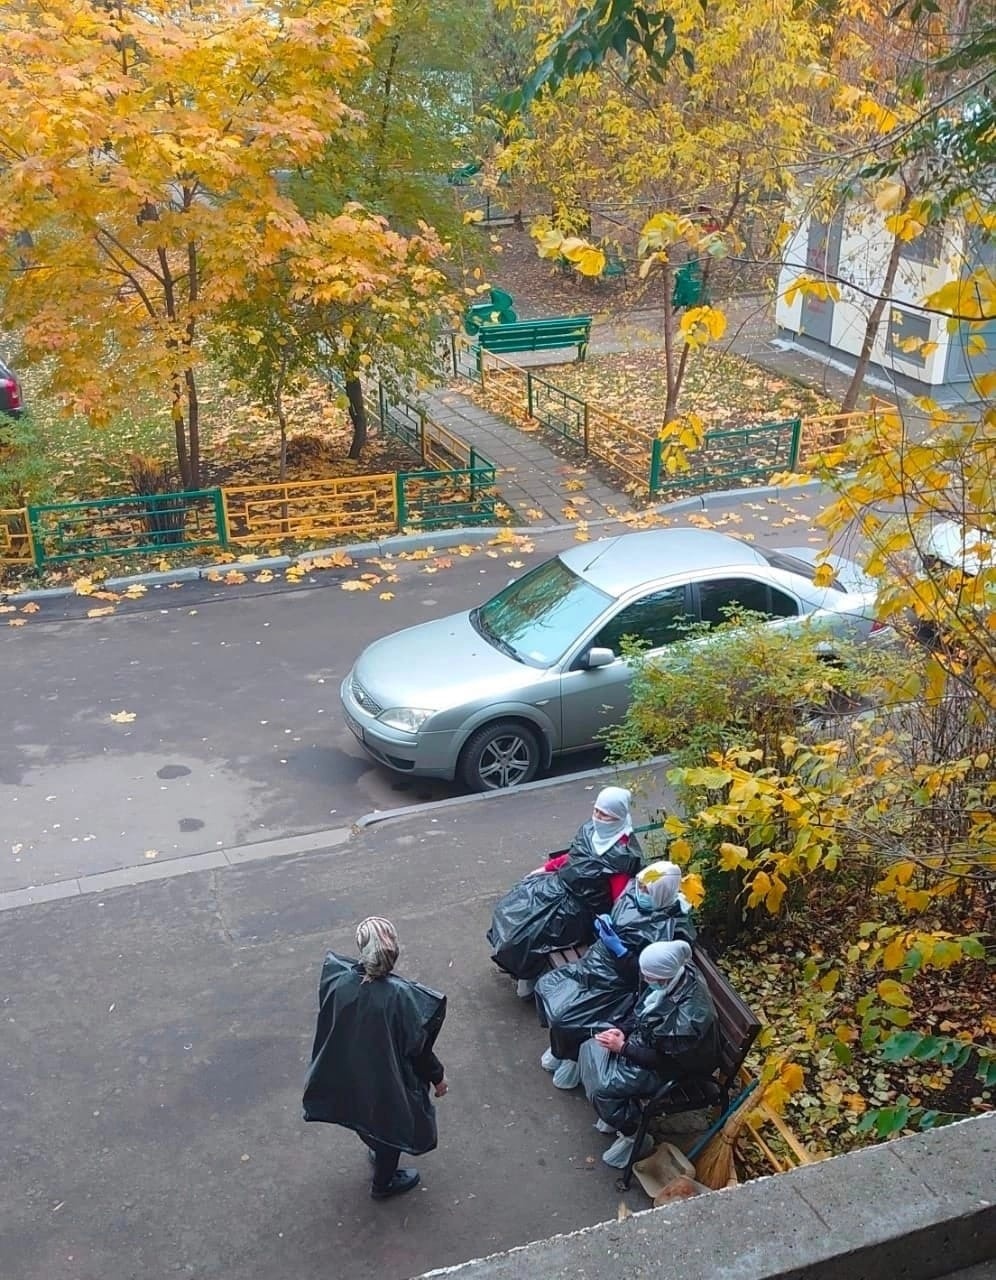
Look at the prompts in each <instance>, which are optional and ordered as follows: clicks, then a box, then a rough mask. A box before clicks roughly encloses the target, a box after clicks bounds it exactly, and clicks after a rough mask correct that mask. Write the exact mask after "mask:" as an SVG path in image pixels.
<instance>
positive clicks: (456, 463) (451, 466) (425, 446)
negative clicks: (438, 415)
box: [422, 418, 474, 471]
mask: <svg viewBox="0 0 996 1280" xmlns="http://www.w3.org/2000/svg"><path fill="white" fill-rule="evenodd" d="M470 453H471V450H470V446H469V445H468V444H467V443H466V441H464V440H461V439H460V437H459V436H455V435H454V434H453V432H452V431H448V430H447V429H446V427H444V426H441V425H440V424H439V423H438V422H433V420H432V419H431V418H426V419H425V421H424V425H423V429H422V457H423V458H424V459H425V461H426V462H427V463H428V464H429V465H430V466H432V467H435V468H436V470H437V471H460V470H462V469H463V468H464V467H472V466H473V465H474V464H473V461H472V460H471V456H470Z"/></svg>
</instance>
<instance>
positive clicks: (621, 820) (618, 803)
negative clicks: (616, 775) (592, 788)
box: [591, 787, 633, 856]
mask: <svg viewBox="0 0 996 1280" xmlns="http://www.w3.org/2000/svg"><path fill="white" fill-rule="evenodd" d="M632 798H633V793H632V792H631V791H627V790H626V788H625V787H603V788H602V790H601V791H600V792H599V793H598V795H597V796H596V797H595V805H594V807H595V808H596V809H601V810H602V812H603V813H611V814H612V818H613V821H612V822H603V821H601V819H599V818H596V817H594V816H592V820H591V821H592V827H593V828H594V830H593V831H592V835H591V843H592V844H593V845H594V848H595V852H596V853H597V854H599V856H601V854H603V853H606V852H607V851H608V850H609V849H611V848H612V846H613V845H614V844H615V843H616V841H617V840H618V839H619V837H620V836H624V835H625V836H628V835H629V834H630V833H631V832H632V830H633V818H632V816H631V814H630V811H629V802H630V801H631V800H632Z"/></svg>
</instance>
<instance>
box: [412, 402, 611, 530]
mask: <svg viewBox="0 0 996 1280" xmlns="http://www.w3.org/2000/svg"><path fill="white" fill-rule="evenodd" d="M423 399H424V401H425V404H426V406H427V408H428V410H429V414H430V416H431V417H432V418H433V419H434V420H435V421H436V422H438V423H440V424H441V425H442V426H444V427H448V428H449V429H450V430H451V431H453V432H455V433H456V434H457V435H458V436H460V437H461V438H462V439H464V440H466V441H468V443H470V444H472V445H473V446H474V448H475V449H477V450H479V452H481V453H482V454H484V456H485V457H486V458H488V459H489V460H490V461H491V462H493V463H494V464H495V466H496V467H497V468H498V472H499V475H498V491H499V493H500V494H501V497H502V500H503V501H504V502H505V503H507V505H508V506H509V507H511V508H512V510H513V512H514V513H515V518H516V523H518V524H533V523H540V522H544V521H548V520H549V521H553V522H555V523H558V524H561V523H563V521H564V520H565V519H572V520H573V519H577V517H578V516H579V515H580V518H581V519H582V520H603V519H606V518H611V517H612V516H617V515H620V514H621V513H622V512H624V511H630V510H632V503H631V502H630V500H629V498H628V497H627V496H626V494H625V493H623V491H622V486H621V484H620V488H619V489H615V488H614V487H612V486H610V485H608V484H606V483H605V482H604V481H603V480H601V479H600V478H599V477H598V476H597V475H595V474H594V473H593V472H592V471H591V470H589V469H588V468H587V466H586V464H585V459H584V458H583V457H582V456H581V454H580V453H579V454H578V455H577V457H576V458H561V457H558V455H557V454H555V453H554V452H553V450H552V449H549V448H548V447H547V446H546V445H545V444H543V442H542V440H540V439H539V437H538V436H536V435H533V434H532V433H530V432H528V431H523V430H521V429H520V428H519V427H515V426H513V425H512V423H510V422H508V421H506V420H505V419H504V418H499V417H498V416H497V415H495V414H493V413H489V412H488V410H487V409H482V408H481V407H480V406H479V405H477V404H475V403H474V401H473V400H471V399H470V397H469V396H465V395H464V394H463V393H462V392H461V391H460V389H459V384H456V385H454V386H450V387H444V388H442V389H441V390H439V391H434V392H430V393H428V394H426V395H425V396H424V397H423ZM578 481H583V482H584V488H583V489H575V488H573V487H572V488H567V487H566V486H567V484H568V483H571V484H572V486H573V485H575V484H576V483H577V482H578Z"/></svg>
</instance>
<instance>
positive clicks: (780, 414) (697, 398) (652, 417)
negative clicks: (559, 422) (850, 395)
mask: <svg viewBox="0 0 996 1280" xmlns="http://www.w3.org/2000/svg"><path fill="white" fill-rule="evenodd" d="M542 376H543V377H544V378H546V379H547V380H548V381H549V382H552V383H554V384H555V385H556V386H559V387H563V388H564V390H566V391H570V392H571V393H572V394H574V395H576V396H579V397H580V398H581V399H582V400H587V401H588V402H589V403H591V404H595V405H598V407H599V408H601V409H604V410H605V411H606V412H607V413H612V414H615V415H616V416H618V417H620V418H622V419H624V420H625V421H626V422H627V423H630V424H631V425H632V426H634V427H640V428H642V429H644V430H645V431H646V432H647V434H648V435H653V434H655V433H656V432H657V431H658V429H659V428H660V425H661V421H662V418H663V414H664V405H665V402H666V400H667V389H666V384H665V377H664V353H663V351H662V350H661V349H659V348H644V349H642V350H639V351H632V352H623V353H619V354H611V355H599V354H595V355H589V356H588V359H587V362H586V363H585V364H574V365H558V366H557V367H556V368H551V369H548V370H546V371H545V372H544V373H543V374H542ZM679 409H680V411H681V412H694V413H697V414H698V415H699V416H700V417H701V418H702V419H703V420H704V421H705V423H706V424H707V426H709V427H723V426H731V427H734V426H742V425H744V424H747V423H762V422H773V421H777V420H779V419H781V418H797V417H808V416H811V415H818V414H824V413H834V412H836V410H837V406H836V405H835V404H834V402H833V401H832V400H829V399H827V397H825V396H821V395H819V394H818V393H817V392H815V391H812V390H810V389H809V388H806V387H800V386H798V385H797V384H796V383H793V382H789V381H788V380H787V379H785V378H779V377H777V376H776V375H774V374H771V373H768V372H767V370H765V369H762V368H760V367H759V366H758V365H755V364H751V363H750V362H749V361H747V360H745V359H743V357H741V356H736V355H727V354H723V353H722V352H720V351H715V350H710V349H708V348H707V349H705V350H703V351H699V352H696V353H694V354H693V355H692V356H690V357H689V363H688V371H687V373H686V375H685V381H684V384H683V387H682V392H681V401H680V405H679Z"/></svg>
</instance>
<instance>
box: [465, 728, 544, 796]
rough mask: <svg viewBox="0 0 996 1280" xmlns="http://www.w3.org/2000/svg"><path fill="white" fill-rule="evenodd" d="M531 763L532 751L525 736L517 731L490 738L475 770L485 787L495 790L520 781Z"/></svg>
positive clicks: (511, 785) (527, 771) (512, 785)
mask: <svg viewBox="0 0 996 1280" xmlns="http://www.w3.org/2000/svg"><path fill="white" fill-rule="evenodd" d="M532 763H533V760H532V752H531V751H530V749H529V743H528V742H527V741H526V740H525V738H520V737H519V735H518V734H517V733H509V734H502V736H501V737H500V738H492V740H491V741H490V742H489V743H488V744H487V746H485V748H484V750H483V751H482V752H481V758H480V762H479V764H478V766H477V772H478V774H479V776H480V779H481V781H482V782H483V783H484V785H485V786H486V787H488V788H489V789H490V790H494V791H497V790H500V789H501V788H502V787H514V786H515V785H516V783H518V782H521V781H522V780H523V778H525V777H526V776H527V774H528V773H529V770H530V768H531V767H532Z"/></svg>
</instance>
